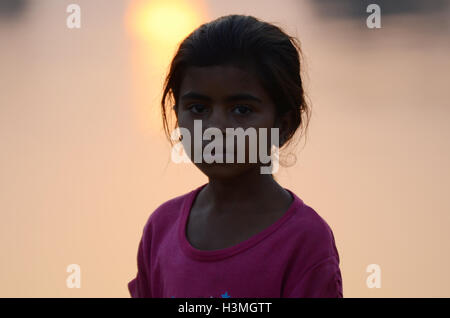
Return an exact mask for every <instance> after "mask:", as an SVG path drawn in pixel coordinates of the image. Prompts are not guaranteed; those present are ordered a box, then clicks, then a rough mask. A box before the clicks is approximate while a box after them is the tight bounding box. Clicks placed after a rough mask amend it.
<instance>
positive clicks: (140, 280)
mask: <svg viewBox="0 0 450 318" xmlns="http://www.w3.org/2000/svg"><path fill="white" fill-rule="evenodd" d="M149 246H150V245H149V243H148V242H146V235H145V231H144V234H143V236H142V238H141V241H140V242H139V247H138V254H137V269H138V271H137V274H136V277H135V278H134V279H132V280H131V281H130V282H129V283H128V291H129V292H130V295H131V297H132V298H151V297H152V295H151V288H150V280H151V277H150V272H149V269H150V267H149V262H150V249H149V248H147V247H149Z"/></svg>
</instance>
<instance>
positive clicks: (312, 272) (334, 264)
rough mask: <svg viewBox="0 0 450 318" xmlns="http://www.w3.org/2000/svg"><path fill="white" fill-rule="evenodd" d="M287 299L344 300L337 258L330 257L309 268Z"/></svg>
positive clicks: (295, 284) (295, 283)
mask: <svg viewBox="0 0 450 318" xmlns="http://www.w3.org/2000/svg"><path fill="white" fill-rule="evenodd" d="M285 297H286V298H343V289H342V276H341V271H340V269H339V263H338V260H337V258H336V257H334V256H333V257H329V258H327V259H325V260H323V261H322V262H320V263H317V264H315V265H314V266H312V267H311V268H309V269H308V270H307V271H306V273H305V274H304V275H303V276H302V277H301V278H299V280H298V283H297V282H294V287H293V288H292V289H291V290H290V291H289V292H288V294H287V295H286V296H285Z"/></svg>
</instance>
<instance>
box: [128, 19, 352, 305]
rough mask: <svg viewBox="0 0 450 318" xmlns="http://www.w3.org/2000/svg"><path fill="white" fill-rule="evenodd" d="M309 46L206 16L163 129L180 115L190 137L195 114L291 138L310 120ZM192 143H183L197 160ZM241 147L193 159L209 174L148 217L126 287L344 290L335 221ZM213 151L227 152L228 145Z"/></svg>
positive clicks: (252, 293) (199, 293) (169, 95)
mask: <svg viewBox="0 0 450 318" xmlns="http://www.w3.org/2000/svg"><path fill="white" fill-rule="evenodd" d="M300 53H301V51H300V46H299V44H298V42H297V40H296V39H295V38H293V37H290V36H288V35H286V34H285V33H284V32H283V31H282V30H281V29H280V28H279V27H277V26H274V25H272V24H269V23H266V22H263V21H260V20H258V19H256V18H254V17H252V16H243V15H229V16H224V17H221V18H218V19H216V20H214V21H212V22H210V23H206V24H203V25H202V26H200V27H199V28H198V29H196V30H194V31H193V32H192V33H191V34H190V35H189V36H188V37H187V38H185V39H184V41H183V42H182V43H181V44H180V46H179V48H178V51H177V52H176V55H175V57H174V58H173V60H172V63H171V67H170V71H169V73H168V75H167V78H166V82H165V87H164V92H163V98H162V114H163V123H164V128H165V131H166V134H167V135H168V136H169V135H170V134H169V123H168V112H169V111H173V112H174V115H175V117H176V125H175V126H176V127H179V128H180V129H181V128H183V129H184V130H185V131H187V132H190V134H189V135H190V136H193V135H194V125H195V123H196V121H201V124H202V132H203V130H206V129H208V128H215V129H218V130H219V131H220V132H224V134H226V132H227V128H239V127H240V128H243V129H248V128H251V129H257V130H261V129H264V128H265V129H268V130H270V129H273V128H275V129H278V130H277V131H278V134H279V147H283V146H285V145H286V144H287V142H288V141H290V140H291V139H292V137H293V136H294V133H295V132H296V131H297V130H298V129H299V128H305V127H306V123H305V121H307V120H308V119H309V109H308V105H307V104H306V102H305V95H304V92H303V84H302V79H301V76H300ZM197 123H198V122H197ZM272 131H273V130H272ZM269 135H270V136H271V134H270V133H269ZM184 137H186V136H185V135H183V136H182V138H181V139H180V140H185V138H184ZM246 137H249V136H246ZM194 138H196V137H194ZM258 139H261V138H260V137H258ZM266 140H270V142H267V143H265V141H262V142H261V140H258V141H259V142H260V143H256V145H257V148H258V150H261V149H264V148H265V150H266V151H270V149H271V147H272V144H273V143H272V142H271V141H272V138H271V137H268V138H267V139H266ZM194 142H201V147H202V149H203V150H204V149H205V148H206V144H205V142H204V141H199V140H195V141H194ZM183 144H184V143H183ZM192 144H193V143H191V142H189V143H186V144H185V148H187V149H186V151H187V153H189V156H191V155H190V154H191V153H192V150H193V148H189V145H192ZM186 145H187V147H186ZM215 149H216V150H217V149H220V148H215ZM241 149H244V150H245V151H244V152H245V159H246V160H245V162H240V163H234V162H233V163H228V162H225V161H226V160H222V161H223V163H220V160H216V161H217V162H213V163H207V162H205V161H204V160H202V161H200V162H197V161H196V162H195V165H196V166H197V167H198V168H199V169H200V170H201V171H202V172H203V173H205V174H206V176H207V177H208V179H209V182H208V183H206V184H203V185H201V186H199V187H198V188H196V189H194V190H193V191H191V192H189V193H186V194H184V195H181V196H178V197H176V198H174V199H171V200H169V201H167V202H165V203H163V204H162V205H160V206H159V207H158V208H157V209H156V210H155V211H154V212H153V213H152V214H151V215H150V217H149V219H148V221H147V223H146V225H145V226H144V229H143V234H142V238H141V241H140V243H139V247H138V254H137V267H138V271H137V275H136V277H135V278H134V279H133V280H131V281H130V282H129V283H128V289H129V292H130V294H131V296H132V297H176V298H179V297H182V298H193V297H214V298H216V297H219V298H220V297H236V298H260V297H271V298H280V297H343V291H342V279H341V272H340V269H339V254H338V251H337V249H336V245H335V240H334V236H333V232H332V230H331V229H330V227H329V226H328V224H327V223H326V222H325V220H323V219H322V218H321V217H320V216H319V215H318V214H317V213H316V212H315V211H314V210H313V209H312V208H311V207H309V206H308V205H306V204H305V203H304V202H303V201H302V200H301V199H300V198H299V197H298V196H297V195H296V194H295V193H293V192H292V191H291V190H289V189H285V188H283V187H282V186H280V185H279V184H278V183H277V182H276V180H275V179H274V178H273V176H272V174H264V173H261V167H262V166H263V165H264V163H263V162H261V160H257V161H256V162H250V160H248V159H249V153H250V148H249V147H248V145H247V144H246V145H245V147H244V148H241ZM226 151H228V152H230V150H229V149H227V150H226ZM235 151H236V149H234V148H233V149H231V153H232V154H234V153H235ZM213 152H214V153H213V155H215V156H216V157H217V158H222V159H223V157H224V153H225V152H224V153H222V152H221V151H217V153H215V151H213ZM269 154H270V153H269ZM232 157H233V155H232ZM191 158H192V157H191ZM233 158H234V159H235V157H233Z"/></svg>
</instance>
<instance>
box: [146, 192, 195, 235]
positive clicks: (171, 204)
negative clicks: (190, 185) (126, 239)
mask: <svg viewBox="0 0 450 318" xmlns="http://www.w3.org/2000/svg"><path fill="white" fill-rule="evenodd" d="M201 187H203V186H201ZM201 187H198V188H196V189H194V190H192V191H189V192H187V193H184V194H181V195H178V196H176V197H174V198H172V199H169V200H167V201H165V202H163V203H161V204H160V205H159V206H158V207H157V208H156V209H155V210H154V211H153V212H151V213H150V216H149V217H148V220H147V222H146V224H145V229H150V227H157V228H158V229H159V230H163V229H164V228H167V227H170V226H173V225H174V224H175V223H176V222H175V221H176V219H177V218H178V217H180V216H181V213H182V211H183V209H184V207H185V204H189V201H190V200H191V199H192V198H193V196H194V195H195V193H196V192H197V191H199V189H201Z"/></svg>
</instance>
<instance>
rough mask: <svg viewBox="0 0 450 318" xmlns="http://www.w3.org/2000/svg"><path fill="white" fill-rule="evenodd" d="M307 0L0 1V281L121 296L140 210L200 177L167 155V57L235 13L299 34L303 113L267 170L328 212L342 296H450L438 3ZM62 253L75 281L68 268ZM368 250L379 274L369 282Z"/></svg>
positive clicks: (449, 46) (49, 292) (13, 292)
mask: <svg viewBox="0 0 450 318" xmlns="http://www.w3.org/2000/svg"><path fill="white" fill-rule="evenodd" d="M424 2H425V1H424ZM4 3H10V4H11V3H12V2H11V1H5V2H4ZM71 3H77V4H78V5H79V6H80V8H81V28H80V29H69V28H67V26H66V19H67V16H68V15H69V13H67V12H66V8H67V6H68V5H69V4H71ZM315 3H316V2H314V1H310V0H303V1H294V0H285V1H278V2H275V1H256V0H251V1H250V0H246V1H242V0H241V1H237V0H232V1H220V0H209V1H207V0H189V1H188V0H153V1H151V0H149V1H144V0H142V1H138V0H135V1H107V0H97V1H88V0H78V1H76V2H74V1H65V0H48V1H39V2H38V1H25V0H23V1H16V2H15V4H11V5H10V6H7V5H5V4H3V5H1V6H0V43H1V50H0V90H1V92H0V149H1V156H0V211H1V215H2V222H1V223H0V236H1V239H0V255H1V264H0V297H129V293H128V289H127V283H128V281H130V280H131V279H132V278H133V277H134V276H135V274H136V270H137V268H136V253H137V247H138V243H139V239H140V237H141V234H142V229H143V226H144V224H145V222H146V220H147V219H148V217H149V215H150V213H151V212H152V211H153V210H154V209H155V208H156V207H157V206H159V205H160V204H161V203H163V202H164V201H167V200H169V199H171V198H173V197H175V196H178V195H181V194H184V193H186V192H188V191H191V190H192V189H194V188H196V187H197V186H199V185H201V184H203V183H205V182H207V178H206V177H205V176H204V175H203V174H202V173H201V172H200V171H199V170H197V168H195V167H194V166H193V165H192V164H179V165H177V164H174V163H172V162H171V159H170V144H169V142H168V141H167V140H166V139H165V136H164V133H163V130H162V123H161V119H160V110H159V107H160V104H159V102H160V96H161V92H162V85H163V80H164V75H165V74H166V71H167V68H168V65H169V63H170V60H171V57H172V56H173V54H174V50H175V48H176V46H177V44H178V43H179V42H180V41H181V40H182V39H183V38H184V37H185V36H186V35H188V34H189V33H190V32H191V31H192V30H193V29H195V28H196V27H197V26H199V25H200V24H202V23H204V22H208V21H210V20H212V19H215V18H217V17H219V16H222V15H227V14H232V13H237V14H249V15H254V16H256V17H258V18H261V19H263V20H265V21H268V22H274V23H277V25H279V26H281V27H283V29H284V30H285V31H286V32H287V33H289V34H291V35H294V36H297V37H298V38H299V40H300V42H301V44H302V48H303V53H304V56H305V64H304V71H305V77H304V80H305V85H306V90H307V94H308V96H309V99H310V101H311V105H312V109H313V113H312V118H311V122H310V126H309V130H308V138H307V140H306V143H305V141H304V140H301V141H300V143H299V144H298V145H297V146H296V147H295V148H291V149H290V151H292V152H294V153H295V154H296V156H297V162H296V163H295V164H294V165H293V166H291V167H284V168H283V167H282V168H281V169H280V171H279V172H278V173H277V174H276V178H277V179H278V180H279V182H280V184H282V185H283V186H284V187H286V188H288V189H291V190H292V191H294V192H295V193H296V194H297V195H298V196H299V197H300V198H302V199H303V200H304V201H305V202H306V203H307V204H308V205H310V206H311V207H313V208H314V209H315V210H316V211H317V212H318V213H319V214H320V215H321V216H322V217H323V218H324V219H325V220H326V221H327V222H328V224H329V225H330V226H331V228H332V229H333V232H334V235H335V238H336V245H337V248H338V250H339V254H340V258H341V264H340V266H341V272H342V278H343V289H344V297H450V272H449V270H448V269H449V268H450V254H449V251H450V231H449V230H448V229H449V228H450V196H449V195H448V190H449V188H450V168H449V166H448V163H449V162H450V143H449V140H450V125H449V123H450V103H449V98H450V95H449V89H448V86H449V82H450V75H449V71H450V59H449V58H448V57H449V56H450V41H449V39H450V37H449V35H450V22H449V19H448V17H449V14H450V8H449V5H447V4H445V2H442V1H441V2H436V3H440V4H441V5H440V6H439V7H432V5H431V4H430V6H431V7H427V5H424V7H421V6H420V5H418V2H417V1H412V2H411V3H413V4H416V7H411V8H408V7H407V8H406V9H405V8H402V7H401V6H400V7H395V8H394V9H392V8H390V9H389V8H387V7H386V8H385V9H386V10H385V11H384V7H383V4H384V3H386V1H378V2H377V3H379V4H380V6H381V9H382V11H381V14H382V15H381V23H382V28H381V29H369V28H367V27H366V24H365V19H366V17H367V16H368V15H369V13H366V12H365V10H363V11H362V13H360V14H359V15H358V14H355V10H354V8H353V9H352V10H350V9H351V8H350V7H349V5H348V3H349V2H348V1H343V2H342V6H337V5H336V4H332V3H331V1H323V2H322V5H321V6H319V5H318V4H315ZM402 3H405V2H404V1H403V2H402ZM425 3H426V2H425ZM70 264H78V265H80V268H81V288H67V286H66V278H67V277H68V275H69V273H68V272H66V268H67V266H68V265H70ZM370 264H378V265H379V266H380V268H381V288H368V287H367V285H366V279H367V277H368V276H369V275H370V273H368V272H366V268H367V266H368V265H370Z"/></svg>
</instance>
